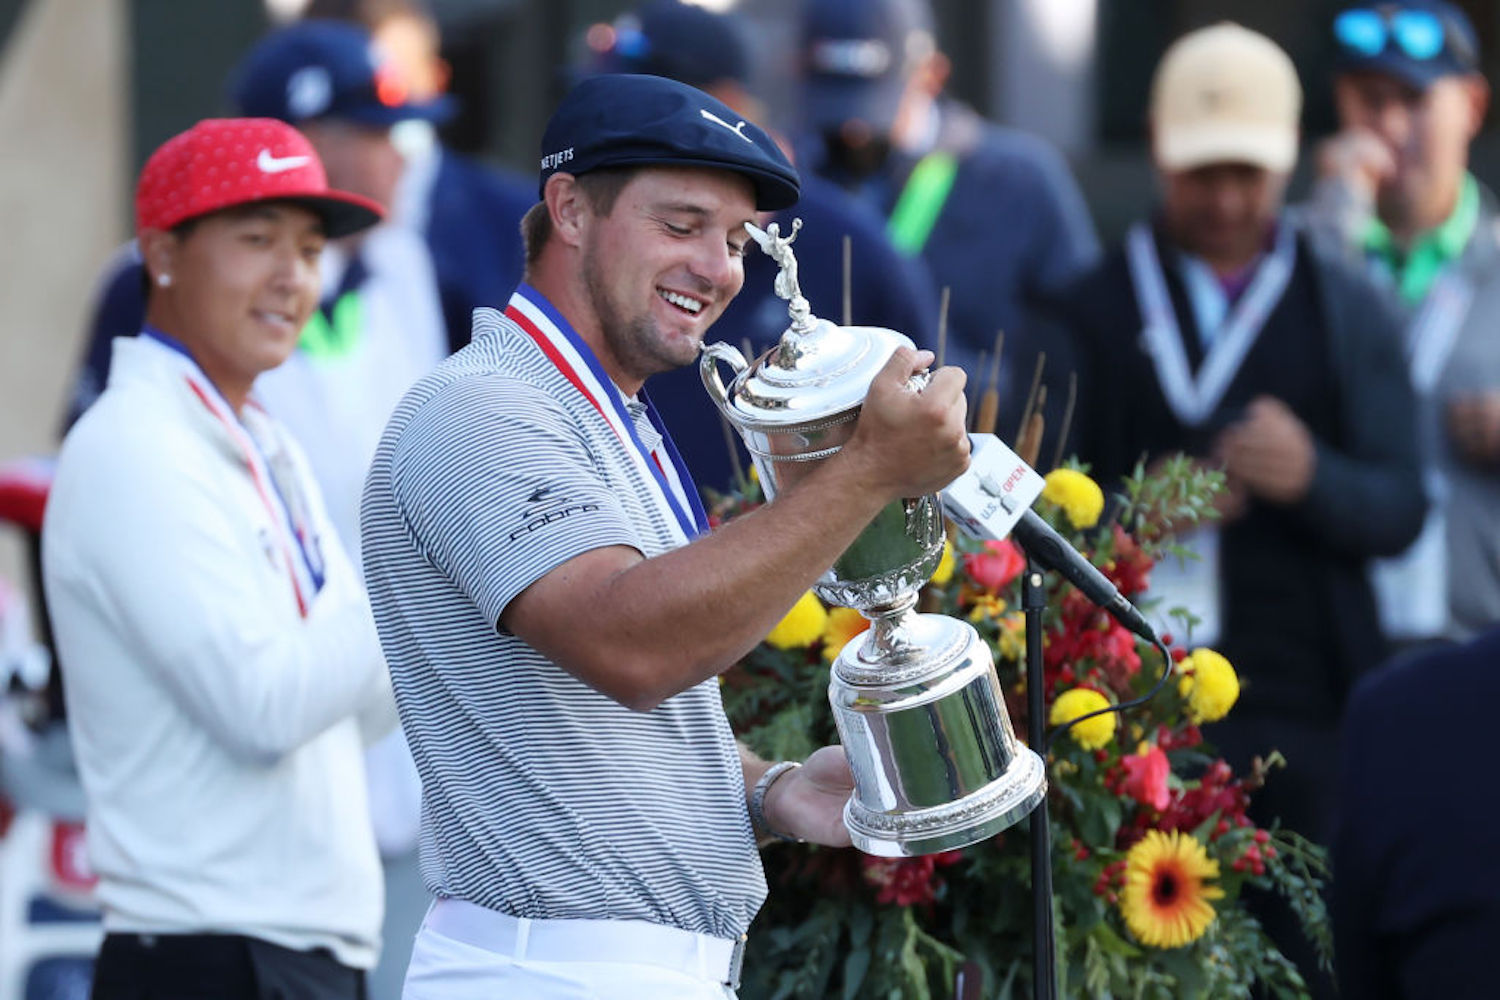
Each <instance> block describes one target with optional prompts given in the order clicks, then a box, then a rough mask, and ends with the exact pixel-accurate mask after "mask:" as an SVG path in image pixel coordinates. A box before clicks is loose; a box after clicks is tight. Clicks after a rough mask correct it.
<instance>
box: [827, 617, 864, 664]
mask: <svg viewBox="0 0 1500 1000" xmlns="http://www.w3.org/2000/svg"><path fill="white" fill-rule="evenodd" d="M869 627H870V620H869V619H868V618H866V617H865V616H864V615H862V614H860V613H859V612H858V611H855V610H854V609H853V608H829V609H828V621H826V622H825V623H824V624H823V659H825V660H830V661H831V660H833V659H834V658H835V657H836V656H838V655H839V650H841V649H843V648H844V646H845V645H846V644H847V643H848V642H849V640H850V639H853V638H854V637H855V636H857V635H859V634H860V633H861V632H863V631H864V630H865V629H867V628H869Z"/></svg>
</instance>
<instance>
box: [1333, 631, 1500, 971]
mask: <svg viewBox="0 0 1500 1000" xmlns="http://www.w3.org/2000/svg"><path fill="white" fill-rule="evenodd" d="M1497 665H1500V630H1492V631H1489V632H1486V633H1485V634H1483V635H1481V636H1479V637H1478V638H1477V639H1475V640H1473V641H1472V642H1469V643H1466V644H1464V645H1459V646H1446V647H1441V648H1437V649H1431V650H1428V651H1426V652H1423V653H1420V654H1417V655H1414V656H1410V657H1407V658H1405V659H1403V660H1402V661H1400V662H1397V663H1395V664H1392V665H1390V666H1388V667H1386V668H1384V669H1382V670H1381V671H1379V672H1377V673H1375V674H1373V675H1371V676H1370V677H1368V678H1366V679H1365V680H1364V682H1363V683H1362V684H1361V685H1360V686H1359V687H1358V689H1356V691H1355V693H1354V696H1353V698H1352V699H1351V700H1350V704H1349V712H1348V715H1347V716H1346V718H1345V722H1344V740H1343V748H1342V753H1341V769H1342V776H1341V779H1340V782H1339V799H1338V803H1339V820H1338V834H1337V836H1336V838H1335V840H1334V854H1333V865H1334V872H1335V878H1334V880H1333V930H1334V946H1335V954H1336V956H1337V967H1338V976H1339V988H1340V991H1341V993H1342V994H1343V995H1344V996H1346V997H1350V998H1354V997H1358V998H1359V1000H1424V998H1431V1000H1438V998H1441V1000H1479V998H1481V997H1493V996H1495V993H1496V986H1495V981H1494V972H1493V970H1491V969H1490V967H1489V965H1490V961H1491V960H1492V958H1493V955H1492V954H1491V949H1493V948H1494V947H1495V945H1496V943H1497V942H1500V863H1497V862H1496V857H1497V855H1500V799H1497V798H1496V796H1495V778H1494V771H1493V770H1492V768H1491V767H1490V764H1489V758H1490V756H1491V754H1492V753H1493V752H1494V726H1495V720H1494V714H1495V705H1496V703H1497V702H1500V669H1497Z"/></svg>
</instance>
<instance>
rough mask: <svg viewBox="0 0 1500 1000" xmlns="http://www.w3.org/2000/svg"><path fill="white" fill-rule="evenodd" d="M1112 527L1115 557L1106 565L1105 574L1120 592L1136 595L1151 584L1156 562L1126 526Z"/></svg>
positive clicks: (1127, 595) (1131, 595)
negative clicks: (1144, 550) (1152, 569)
mask: <svg viewBox="0 0 1500 1000" xmlns="http://www.w3.org/2000/svg"><path fill="white" fill-rule="evenodd" d="M1110 527H1111V528H1112V529H1113V530H1114V536H1115V557H1114V559H1112V560H1111V561H1110V563H1109V565H1108V566H1106V567H1104V575H1105V576H1107V577H1109V579H1110V582H1112V583H1113V584H1114V585H1115V586H1116V587H1119V588H1120V593H1122V594H1124V595H1125V596H1126V597H1134V596H1135V595H1136V594H1139V593H1140V592H1141V591H1143V590H1145V589H1146V588H1147V587H1149V586H1151V567H1153V566H1154V565H1156V563H1155V561H1154V560H1153V559H1152V558H1151V557H1150V556H1148V555H1146V553H1145V552H1143V551H1141V547H1140V545H1139V544H1138V543H1137V542H1136V540H1135V538H1134V536H1132V535H1131V534H1130V533H1129V532H1127V531H1126V530H1125V529H1124V528H1122V527H1120V526H1119V525H1118V524H1115V525H1111V526H1110Z"/></svg>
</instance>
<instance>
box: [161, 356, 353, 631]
mask: <svg viewBox="0 0 1500 1000" xmlns="http://www.w3.org/2000/svg"><path fill="white" fill-rule="evenodd" d="M141 336H142V338H144V339H146V340H149V341H152V342H155V343H157V344H159V345H160V346H161V347H163V348H165V349H166V350H167V351H169V352H171V355H172V356H173V358H174V359H176V360H177V362H178V365H179V367H180V368H181V369H182V377H183V380H184V381H185V382H186V383H187V385H188V388H189V389H190V390H192V393H193V395H194V396H196V397H197V398H198V401H199V402H200V403H202V404H203V406H204V408H205V409H206V410H207V411H208V413H209V414H210V415H212V417H213V418H214V420H215V421H216V422H217V423H218V424H219V426H220V427H221V428H222V429H223V431H224V433H225V434H226V435H227V436H228V437H229V439H230V440H231V441H233V442H234V443H235V445H236V446H237V447H238V448H239V451H240V454H241V457H242V458H243V459H244V461H245V466H246V468H247V469H249V471H250V479H251V481H252V482H253V483H254V484H255V491H256V493H257V494H259V495H260V501H261V503H262V504H264V505H265V508H266V513H267V514H268V515H270V519H271V524H272V525H274V526H275V542H276V547H277V549H278V551H279V552H280V556H281V561H282V563H283V565H285V567H286V571H287V575H288V576H289V577H290V578H291V582H292V591H293V593H294V594H295V595H296V598H297V611H298V613H300V614H301V615H302V617H303V618H306V617H307V615H308V613H309V611H310V610H311V608H312V599H313V597H315V596H316V595H317V593H318V592H319V591H320V590H322V589H323V584H324V581H325V579H326V573H325V570H326V568H325V566H324V563H323V550H322V546H321V545H320V543H319V541H318V535H317V532H316V530H315V529H314V528H313V524H312V517H311V511H310V510H309V508H308V505H307V500H306V491H305V490H304V489H303V488H302V486H301V484H300V483H299V482H298V481H297V473H296V472H295V470H293V469H292V468H291V464H290V462H289V461H287V460H286V458H285V449H284V448H283V447H280V446H278V450H277V455H278V456H279V457H280V458H281V459H282V460H281V461H280V462H273V461H272V460H271V459H268V458H267V456H266V453H265V451H264V450H263V449H262V447H261V445H260V442H259V441H258V440H257V438H256V435H255V434H253V433H251V431H250V429H249V428H248V427H247V426H246V425H245V423H244V421H242V420H241V419H240V418H239V417H238V416H237V415H236V414H235V412H234V408H233V407H232V406H230V405H229V401H228V400H226V399H225V398H224V395H223V394H222V393H221V392H219V390H218V388H217V387H215V386H214V384H213V382H212V381H211V380H210V379H209V378H208V376H207V375H206V374H204V372H203V369H202V368H201V367H199V365H198V363H197V361H195V360H193V356H192V354H190V353H189V352H188V349H187V348H186V347H184V346H183V345H182V343H181V342H180V341H178V340H176V339H175V338H173V337H171V336H169V335H167V334H165V333H162V332H161V331H160V330H157V329H155V328H154V327H150V326H148V327H145V328H144V329H143V330H142V331H141ZM246 405H247V406H250V407H256V406H257V404H255V403H254V402H253V401H251V402H249V403H247V404H246ZM257 410H258V407H257ZM278 466H280V468H279V469H278ZM293 552H295V553H296V556H295V557H294V556H293Z"/></svg>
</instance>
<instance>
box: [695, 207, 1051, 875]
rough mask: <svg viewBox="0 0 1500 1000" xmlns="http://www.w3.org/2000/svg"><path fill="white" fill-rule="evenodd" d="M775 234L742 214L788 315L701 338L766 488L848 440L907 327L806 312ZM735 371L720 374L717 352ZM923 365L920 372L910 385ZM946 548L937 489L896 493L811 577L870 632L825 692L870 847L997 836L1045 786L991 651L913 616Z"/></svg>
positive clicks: (908, 849) (932, 848)
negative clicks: (751, 340) (769, 338)
mask: <svg viewBox="0 0 1500 1000" xmlns="http://www.w3.org/2000/svg"><path fill="white" fill-rule="evenodd" d="M800 227H801V220H797V222H795V223H793V226H792V232H791V233H790V235H788V236H785V237H783V236H782V235H781V233H780V231H779V228H778V227H777V225H776V224H775V223H772V224H771V226H770V227H769V228H768V229H767V230H761V229H759V228H757V227H755V226H752V225H747V226H746V228H747V229H749V230H750V233H751V235H752V236H753V237H754V238H755V241H756V242H757V243H759V244H760V247H761V249H762V250H764V251H765V252H766V253H767V254H768V255H769V256H770V257H771V258H772V259H773V260H775V261H776V262H777V263H778V264H780V265H781V272H780V274H778V275H777V278H776V286H775V287H776V294H778V295H779V296H781V297H782V298H784V299H786V300H787V301H788V302H789V303H790V312H791V318H792V323H791V326H790V327H789V328H788V329H787V330H786V331H785V332H784V333H783V334H782V335H781V340H780V342H779V343H778V344H777V345H776V346H775V347H773V348H771V349H770V350H769V351H767V352H766V353H764V354H762V355H761V356H760V357H759V358H757V359H756V360H755V361H754V363H751V362H748V361H746V359H745V357H744V355H742V354H741V353H740V352H739V351H737V350H735V349H734V348H733V347H730V346H729V345H727V344H723V343H715V344H707V345H705V346H704V348H703V356H702V358H701V361H700V373H701V374H702V376H703V384H704V386H705V387H706V388H707V389H708V392H709V395H711V396H712V397H713V398H714V401H715V402H716V403H717V404H718V406H719V409H720V410H721V411H722V412H723V413H724V415H725V417H727V418H728V420H729V421H730V423H732V424H733V425H734V428H735V429H736V430H737V431H738V432H739V434H740V436H741V437H742V438H743V439H744V442H745V446H746V447H747V448H748V449H749V451H750V455H751V457H752V459H753V461H754V463H755V468H756V470H757V471H758V472H759V475H760V481H761V485H762V486H763V487H764V489H765V491H766V496H767V498H769V499H774V498H775V496H776V494H777V493H778V492H780V491H782V490H785V489H788V488H790V487H792V486H793V485H795V483H796V482H797V481H798V480H799V479H800V478H801V477H802V476H805V475H806V474H807V473H808V472H809V471H811V470H812V469H814V468H816V467H817V464H818V463H819V462H821V461H823V460H824V459H826V458H828V457H830V456H831V455H834V454H836V453H837V452H838V450H839V449H840V448H841V447H843V445H844V443H845V442H846V441H848V440H849V437H850V435H851V434H852V433H853V431H854V425H855V419H856V418H857V417H858V416H859V411H860V406H861V404H862V403H863V402H864V398H865V394H866V393H867V392H868V391H869V388H870V382H871V381H872V380H873V379H874V377H875V375H876V373H877V372H879V371H880V369H881V368H882V367H883V366H884V365H885V363H886V362H887V361H888V360H889V359H890V356H891V354H892V353H894V352H895V350H896V349H897V348H898V347H903V346H904V347H912V346H913V344H912V342H911V340H910V339H908V338H907V337H905V336H903V335H901V334H899V333H897V332H895V331H894V330H885V329H881V328H878V327H860V326H835V325H834V324H832V323H829V322H828V321H827V320H821V319H818V318H817V317H815V316H814V315H813V314H812V310H811V308H810V306H809V305H808V302H807V299H805V298H804V297H803V296H802V291H801V288H800V287H799V286H798V282H797V260H796V257H795V256H794V255H793V253H792V247H791V244H792V241H793V240H795V239H796V237H797V232H798V230H799V229H800ZM721 361H722V362H724V363H725V364H727V365H728V366H729V367H730V368H732V369H734V377H733V378H732V379H731V380H730V382H729V384H728V385H725V383H724V382H723V380H722V379H721V377H720V373H719V365H718V363H719V362H721ZM923 384H925V376H917V377H914V379H913V383H912V388H913V390H914V391H920V390H921V386H922V385H923ZM942 554H943V510H942V502H941V500H940V498H939V497H938V496H937V494H929V495H927V496H921V497H916V498H914V499H909V500H898V501H896V502H894V503H892V504H890V505H889V506H887V507H886V508H885V509H884V510H883V511H881V512H880V514H879V515H877V516H876V518H875V519H874V520H873V521H872V522H871V523H870V525H869V526H868V527H867V528H866V529H865V530H864V531H863V532H862V533H861V534H860V536H859V537H858V538H857V539H856V540H855V542H854V544H853V545H851V546H850V547H849V549H848V551H846V552H845V553H844V554H843V555H842V556H840V557H839V559H838V561H837V562H835V563H834V564H833V566H832V568H830V569H829V570H828V572H827V573H825V574H823V576H822V578H821V579H820V580H819V581H818V583H817V585H816V587H815V588H814V589H815V590H816V592H817V594H818V596H819V597H821V598H823V600H825V601H827V602H828V603H830V604H838V605H843V606H845V607H851V608H855V609H857V610H858V611H859V612H860V614H862V615H864V616H865V617H866V618H868V619H869V620H870V621H871V623H872V627H871V628H870V629H869V630H868V631H866V632H864V633H862V634H861V635H859V636H856V637H855V638H854V639H853V640H851V641H850V642H849V643H848V644H847V645H845V646H844V648H843V650H842V651H841V652H840V653H839V655H838V659H837V660H835V661H834V664H833V670H832V674H831V677H830V681H829V689H828V697H829V700H830V701H831V702H832V705H833V714H834V718H835V720H836V722H837V723H838V728H839V734H840V736H841V737H842V739H843V744H844V751H845V753H846V754H848V757H849V763H850V766H851V768H852V769H853V771H854V786H855V787H854V796H853V797H852V798H851V799H850V801H849V804H848V806H847V807H846V808H845V810H844V822H845V824H846V825H847V826H848V828H849V833H850V836H851V837H852V838H853V840H854V844H855V846H856V847H858V848H859V849H860V850H862V851H865V852H866V853H869V854H877V855H881V856H884V857H908V856H911V855H917V854H933V853H936V852H938V851H946V850H951V849H953V848H957V847H963V846H965V845H967V844H973V843H976V842H978V841H980V840H984V839H985V838H987V837H991V836H994V835H995V834H996V833H999V832H1000V831H1001V830H1003V829H1005V828H1006V827H1008V826H1010V825H1011V824H1013V823H1015V822H1017V821H1018V820H1020V819H1021V818H1022V817H1024V816H1025V815H1026V814H1027V813H1029V812H1030V811H1031V810H1032V809H1033V808H1034V807H1035V806H1036V805H1037V803H1039V802H1040V801H1041V799H1042V796H1043V795H1044V794H1046V790H1047V778H1046V773H1045V769H1044V768H1043V765H1042V760H1041V758H1040V757H1038V756H1037V755H1036V754H1035V753H1033V752H1032V751H1031V750H1030V749H1028V748H1026V747H1024V746H1022V745H1021V743H1020V742H1019V741H1018V740H1017V739H1016V735H1015V731H1014V730H1013V729H1012V728H1011V723H1010V716H1009V714H1008V713H1007V712H1006V710H1005V701H1004V698H1003V697H1002V695H1001V692H1000V682H999V680H998V678H997V677H996V676H995V666H994V661H993V660H992V659H991V657H990V652H989V648H988V647H987V646H986V645H985V643H984V641H983V640H981V639H980V638H979V634H978V633H977V632H976V631H975V630H974V627H973V626H972V625H970V624H969V623H967V622H963V621H959V620H958V619H955V618H948V617H946V616H943V615H932V614H918V613H917V612H916V611H915V610H914V608H915V605H916V602H917V593H918V591H919V590H921V588H922V586H923V585H924V584H926V582H927V581H928V580H929V579H930V578H931V577H932V573H933V571H934V570H935V569H936V568H937V565H938V561H939V560H940V559H941V558H942Z"/></svg>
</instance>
